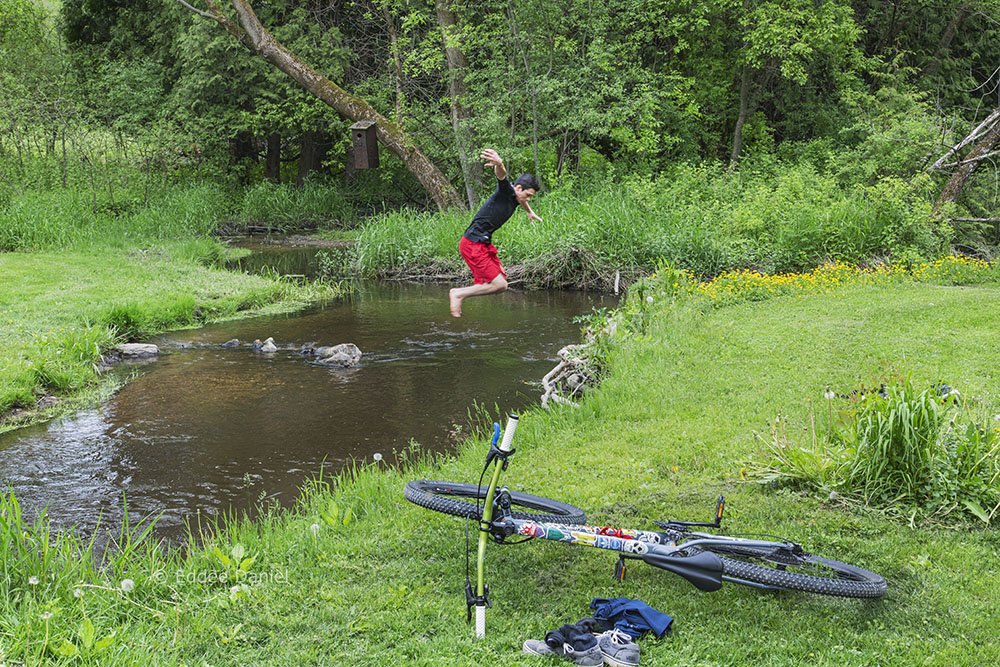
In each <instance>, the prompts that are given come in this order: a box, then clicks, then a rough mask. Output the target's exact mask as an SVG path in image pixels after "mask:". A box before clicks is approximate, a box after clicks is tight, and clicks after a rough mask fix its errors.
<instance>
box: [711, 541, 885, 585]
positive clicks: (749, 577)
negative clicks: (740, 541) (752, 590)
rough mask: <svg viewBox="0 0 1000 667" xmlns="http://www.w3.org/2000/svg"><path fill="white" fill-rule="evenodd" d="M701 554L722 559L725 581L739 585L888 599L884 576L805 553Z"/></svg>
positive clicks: (726, 548)
mask: <svg viewBox="0 0 1000 667" xmlns="http://www.w3.org/2000/svg"><path fill="white" fill-rule="evenodd" d="M698 550H704V551H711V552H713V553H715V554H716V555H717V556H719V557H720V558H721V559H722V578H723V580H725V581H731V582H734V583H737V584H747V585H750V586H753V585H758V586H759V585H763V586H764V587H767V588H775V589H787V590H797V591H805V592H807V593H819V594H821V595H836V596H839V597H848V598H879V597H882V596H883V595H885V589H886V583H885V579H883V578H882V577H881V576H880V575H877V574H875V573H874V572H869V571H868V570H865V569H862V568H860V567H857V566H854V565H849V564H847V563H841V562H840V561H836V560H832V559H830V558H824V557H822V556H816V555H814V554H810V553H807V552H805V551H801V550H792V549H788V548H785V547H780V546H778V547H772V548H760V547H742V546H739V545H718V546H713V545H703V546H701V547H699V549H698ZM692 551H695V549H692Z"/></svg>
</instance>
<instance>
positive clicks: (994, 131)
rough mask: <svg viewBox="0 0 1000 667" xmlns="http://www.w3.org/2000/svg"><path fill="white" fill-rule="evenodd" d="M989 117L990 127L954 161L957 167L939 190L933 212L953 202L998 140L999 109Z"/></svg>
mask: <svg viewBox="0 0 1000 667" xmlns="http://www.w3.org/2000/svg"><path fill="white" fill-rule="evenodd" d="M991 118H994V121H993V125H992V127H989V129H986V130H985V132H983V134H982V135H980V138H979V141H977V142H976V143H975V144H974V145H973V146H972V150H970V151H969V152H968V154H966V156H965V157H964V158H962V160H960V161H959V162H957V163H955V166H956V167H957V169H955V171H954V173H952V175H951V178H949V179H948V182H947V183H946V184H945V186H944V189H943V190H941V196H940V197H938V200H937V203H936V204H934V212H935V213H936V212H937V211H938V209H940V208H941V206H943V205H944V204H945V203H947V202H954V201H956V200H957V199H958V196H959V195H960V194H961V193H962V188H964V187H965V182H966V181H968V180H969V177H970V176H972V173H973V172H974V171H975V170H976V168H977V167H978V166H979V164H980V162H982V161H983V159H984V158H987V157H989V154H990V153H991V151H993V147H994V146H996V145H997V143H998V142H1000V109H997V110H996V111H994V112H993V114H992V115H991ZM980 127H982V125H980ZM977 129H978V128H977Z"/></svg>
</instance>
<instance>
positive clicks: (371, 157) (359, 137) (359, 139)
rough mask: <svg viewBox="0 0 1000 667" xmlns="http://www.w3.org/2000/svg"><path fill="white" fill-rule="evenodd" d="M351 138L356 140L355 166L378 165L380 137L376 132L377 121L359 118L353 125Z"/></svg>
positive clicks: (361, 167) (371, 166) (369, 167)
mask: <svg viewBox="0 0 1000 667" xmlns="http://www.w3.org/2000/svg"><path fill="white" fill-rule="evenodd" d="M351 138H352V139H353V141H354V166H355V167H356V168H358V169H375V168H376V167H378V137H377V136H376V134H375V121H373V120H359V121H358V122H357V123H355V124H354V125H351Z"/></svg>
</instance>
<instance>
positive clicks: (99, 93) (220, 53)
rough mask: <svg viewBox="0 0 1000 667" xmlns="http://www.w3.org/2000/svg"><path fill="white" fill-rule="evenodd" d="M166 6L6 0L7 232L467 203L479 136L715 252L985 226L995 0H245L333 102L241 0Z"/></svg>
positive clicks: (1, 188)
mask: <svg viewBox="0 0 1000 667" xmlns="http://www.w3.org/2000/svg"><path fill="white" fill-rule="evenodd" d="M183 4H184V3H178V2H167V1H165V0H142V1H140V2H114V1H109V2H96V1H94V0H65V1H62V2H60V1H57V0H46V1H45V2H38V1H36V0H3V2H0V62H2V63H3V66H2V69H0V90H2V95H0V219H3V222H4V224H3V226H2V227H3V230H2V231H0V248H2V249H3V250H7V251H10V250H25V249H31V248H37V247H44V246H52V245H58V244H59V243H60V242H61V241H60V239H59V238H55V237H56V236H57V234H56V232H55V228H56V227H57V225H55V224H54V223H52V222H48V223H47V224H42V221H41V220H39V219H37V218H36V217H35V216H36V215H40V213H39V209H43V210H46V211H48V212H49V216H48V217H51V215H52V211H53V210H58V211H59V212H60V213H59V215H65V216H70V215H72V216H73V217H74V218H75V219H76V221H77V222H76V223H75V224H76V226H78V227H79V226H85V223H84V222H83V221H84V220H91V221H94V222H93V224H94V226H95V229H96V228H99V227H100V223H98V222H96V221H97V220H107V219H118V218H122V217H126V216H134V215H135V214H137V213H138V212H140V211H142V210H143V209H148V208H149V207H152V206H156V205H157V204H159V203H162V202H163V201H164V200H165V199H174V200H176V199H188V200H199V201H201V202H203V203H204V204H205V205H206V206H208V214H209V215H210V216H212V217H215V218H216V219H215V220H213V221H212V222H213V223H215V224H216V226H217V227H225V226H226V223H230V224H232V223H236V225H237V227H238V225H239V223H243V224H246V223H255V222H256V223H260V222H263V223H264V224H268V225H275V224H285V225H290V224H293V223H294V224H297V225H306V226H309V225H321V226H325V227H338V226H339V227H353V226H357V225H359V224H360V221H361V220H362V218H363V217H364V216H367V215H370V214H372V213H381V212H385V211H392V210H398V209H400V208H402V207H410V208H416V209H421V210H423V209H429V208H433V203H432V202H436V203H437V204H438V205H440V206H441V207H442V208H459V209H461V208H475V207H476V206H477V205H478V202H479V201H481V199H482V198H483V197H484V196H485V195H487V194H489V191H491V189H492V186H491V185H490V183H489V181H490V179H487V178H484V176H483V173H482V167H481V165H480V164H479V161H478V159H477V157H478V153H479V149H480V148H481V147H484V146H492V147H496V148H497V149H498V150H500V152H501V154H502V155H503V156H504V157H505V158H506V159H507V161H508V164H509V165H511V169H512V170H517V171H531V172H534V173H536V174H537V175H538V176H540V178H541V181H542V183H543V190H544V191H546V192H547V193H555V194H557V196H556V197H555V198H554V199H553V201H556V202H566V203H569V202H575V201H579V200H581V199H591V200H605V201H606V200H609V199H614V200H617V201H623V202H625V203H626V209H630V210H631V209H639V210H643V211H649V212H651V215H652V216H653V217H656V216H663V215H669V214H670V213H671V212H672V211H679V210H681V209H684V208H685V207H687V206H688V205H691V204H697V205H698V208H699V209H700V210H701V213H700V215H699V216H698V218H699V219H697V220H694V221H692V222H693V224H689V225H687V229H686V232H685V233H683V234H682V233H679V232H678V233H677V234H675V236H676V237H677V238H676V239H675V243H674V244H673V245H674V247H667V246H664V245H663V244H660V245H659V246H658V247H654V248H653V249H652V251H651V252H650V253H649V254H651V255H652V256H656V255H659V256H666V257H667V259H672V260H673V259H676V260H679V261H681V263H682V265H683V266H685V267H686V268H690V269H693V270H695V271H697V272H699V273H704V274H712V273H716V272H718V271H719V270H721V269H722V268H723V267H726V266H757V267H760V268H764V269H767V270H789V269H797V268H806V267H809V266H811V265H815V264H816V263H817V262H819V261H823V260H826V259H830V258H834V259H847V260H853V261H863V260H866V259H870V258H872V257H876V256H887V255H893V254H895V255H902V256H927V255H928V254H932V253H935V252H940V251H942V250H948V249H950V248H952V247H959V248H960V249H962V250H965V251H968V252H975V253H979V254H986V253H988V252H989V250H988V249H989V248H991V247H992V246H994V245H995V243H996V240H997V224H998V223H997V219H996V217H995V215H996V214H995V210H996V203H997V187H996V172H995V170H994V169H992V166H993V163H992V162H991V161H990V159H991V157H992V156H990V154H992V153H994V152H995V151H994V146H995V144H996V141H997V134H998V132H1000V130H998V129H997V127H996V122H995V121H996V118H993V117H992V116H991V114H992V113H993V112H994V111H995V110H996V109H997V108H998V106H1000V85H998V84H1000V72H998V67H1000V62H998V60H997V54H998V48H997V46H998V39H997V37H998V33H1000V4H998V3H997V2H996V1H995V0H980V1H976V2H958V1H954V2H948V1H940V0H938V1H923V0H921V1H914V2H905V3H898V2H883V1H872V0H864V1H854V2H847V1H842V0H824V1H821V2H814V1H812V0H808V1H806V0H795V1H792V2H743V1H740V2H735V1H733V0H719V1H709V2H689V1H687V0H612V1H610V2H607V3H593V2H589V1H583V0H560V1H556V2H548V3H535V2H519V1H518V0H505V1H502V2H500V1H494V0H487V1H482V2H466V3H449V2H447V1H446V0H436V2H429V1H423V2H419V1H418V2H413V1H412V0H407V1H403V0H377V1H375V2H370V1H368V0H363V1H361V2H297V1H294V2H283V3H270V4H264V3H260V4H259V6H258V7H256V8H255V9H256V11H257V15H258V16H259V18H260V21H261V23H262V25H263V27H264V28H268V29H270V31H271V33H272V34H273V36H274V38H276V39H277V40H278V41H279V42H280V43H281V44H282V45H284V47H287V50H288V51H290V52H292V53H294V54H295V55H297V56H298V57H299V58H301V60H303V61H305V62H306V63H308V64H309V65H311V66H312V68H314V69H315V71H316V72H319V73H321V75H322V77H325V80H326V81H328V82H332V85H333V88H335V89H336V90H335V93H336V95H340V94H342V95H343V96H346V97H344V98H343V99H347V100H348V101H351V103H352V104H354V106H351V105H348V106H347V107H336V100H334V101H330V100H329V99H328V103H324V102H323V101H321V100H320V99H319V97H317V96H316V95H314V94H312V93H311V92H309V91H308V90H306V89H305V88H304V87H303V85H300V84H299V83H297V82H296V81H293V80H292V79H291V78H290V76H289V74H286V72H284V71H281V70H280V69H279V68H278V67H275V66H273V65H272V63H275V62H276V60H275V58H273V57H271V56H270V55H269V54H267V53H266V52H265V50H263V49H261V48H256V47H255V46H254V43H253V40H252V39H248V38H246V35H247V33H246V31H245V30H243V29H242V28H240V27H239V26H238V25H237V24H241V25H247V22H246V21H245V20H244V16H243V13H242V11H243V10H242V9H241V8H247V7H249V6H248V5H247V4H246V3H244V2H235V3H233V7H235V8H236V9H235V10H234V9H233V7H228V6H218V5H216V4H215V3H209V4H208V5H204V6H201V7H200V8H199V7H196V6H193V5H188V6H182V5H183ZM191 10H195V11H197V12H198V13H200V14H202V15H201V16H199V15H197V14H196V13H194V12H192V11H191ZM224 10H225V11H228V12H229V13H230V14H231V15H232V16H233V18H232V19H228V18H226V17H225V11H224ZM213 14H214V15H215V16H216V17H218V18H220V20H223V21H224V22H225V23H226V24H227V26H228V28H229V29H233V30H235V31H241V32H242V34H243V38H244V39H243V43H241V41H240V39H238V38H237V37H234V35H233V34H230V32H227V31H226V29H223V28H220V25H219V24H217V23H216V22H215V21H213V20H211V17H212V15H213ZM241 22H242V23H241ZM227 26H223V27H227ZM257 46H259V42H258V44H257ZM255 48H256V50H257V52H258V53H259V54H261V55H263V56H264V57H258V56H257V55H256V54H255V53H254V51H255ZM269 57H270V61H268V60H266V59H265V58H269ZM322 77H321V78H322ZM313 90H317V87H316V86H313ZM331 105H333V106H334V107H336V108H332V107H331ZM337 109H339V110H340V111H341V112H344V111H345V109H346V113H347V115H345V113H338V111H337ZM352 115H353V117H350V116H352ZM364 118H377V119H379V123H378V124H379V126H380V135H379V137H380V139H381V140H382V142H383V144H384V145H388V143H390V142H389V140H388V139H387V137H388V134H385V133H386V132H389V131H392V132H397V131H398V133H399V136H400V137H402V139H403V141H404V143H405V147H406V148H405V150H404V151H403V153H408V154H413V153H420V154H422V155H424V156H426V157H427V158H428V161H429V163H430V167H429V168H431V169H437V170H438V171H439V172H440V174H441V175H442V176H443V179H444V180H443V181H438V182H437V187H438V190H437V191H435V189H434V188H430V189H428V187H427V182H426V180H423V176H422V175H421V174H420V173H419V169H418V168H416V167H415V166H414V164H413V163H412V161H411V160H410V159H409V158H407V157H406V155H405V154H404V155H403V157H402V159H401V158H400V157H397V154H396V153H394V152H392V151H390V150H387V149H386V148H384V147H383V149H382V163H381V166H380V167H379V168H378V169H373V170H358V169H356V168H355V165H354V160H353V157H354V155H353V150H352V149H351V135H350V132H349V130H348V127H349V126H350V125H351V124H352V123H353V122H354V121H356V120H361V119H364ZM983 121H988V122H987V123H985V127H979V126H980V125H981V124H982V123H983ZM381 126H385V127H386V128H388V129H387V130H384V131H383V129H382V127H381ZM977 128H978V130H979V131H978V134H976V133H974V132H973V130H975V129H977ZM969 136H971V137H972V139H973V140H972V141H970V142H969V143H968V144H967V145H966V146H965V147H964V148H963V150H961V151H958V152H956V154H955V155H952V156H950V157H949V158H947V159H945V160H943V161H942V160H939V159H938V158H940V157H942V156H943V155H945V154H946V153H947V152H948V151H949V149H951V148H953V147H955V146H956V145H958V144H959V142H960V141H961V140H962V139H963V138H965V137H969ZM976 148H978V149H979V153H978V156H979V158H981V156H982V155H987V157H986V158H985V160H979V159H977V161H976V162H973V163H966V164H963V165H961V166H962V167H965V168H966V171H972V172H973V173H972V174H971V178H970V177H969V174H968V173H966V174H964V177H963V179H962V181H961V182H960V183H952V184H950V189H949V188H948V187H946V185H949V179H951V178H952V176H953V175H954V171H955V163H957V162H959V159H960V158H965V159H968V158H969V157H970V156H969V155H965V156H963V155H962V153H963V152H965V151H969V150H970V149H976ZM946 165H950V166H946ZM942 167H944V168H942ZM977 167H978V169H977ZM973 170H974V171H973ZM965 179H968V180H965ZM956 186H957V187H956ZM444 190H450V191H449V192H443V191H444ZM459 193H460V194H459ZM665 193H670V196H664V195H665ZM567 205H568V204H567ZM824 213H825V215H820V216H819V217H820V218H822V219H823V220H824V221H825V222H826V229H817V228H816V226H815V225H814V224H807V223H806V222H804V221H803V220H802V219H803V218H817V214H824ZM611 217H614V216H611ZM601 222H602V224H604V225H611V224H612V221H609V220H608V219H604V220H602V221H601ZM151 225H152V226H154V227H155V226H156V225H155V224H152V223H151ZM866 225H867V227H866ZM147 231H148V232H150V233H154V232H155V230H152V229H151V230H147ZM192 231H193V230H192ZM47 232H49V233H47ZM163 233H164V234H168V233H171V232H167V231H164V232H163ZM685 236H686V238H685ZM644 252H645V251H644ZM908 253H909V255H908Z"/></svg>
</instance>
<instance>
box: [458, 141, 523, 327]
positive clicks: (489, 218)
mask: <svg viewBox="0 0 1000 667" xmlns="http://www.w3.org/2000/svg"><path fill="white" fill-rule="evenodd" d="M479 157H480V158H482V159H483V160H486V164H487V166H490V165H492V167H493V173H494V174H496V177H497V189H496V192H494V193H493V194H492V195H490V198H489V199H487V200H486V201H485V202H483V205H482V206H481V207H479V211H478V212H477V213H476V215H475V217H473V218H472V224H470V225H469V228H468V229H466V230H465V234H463V235H462V240H461V241H460V242H459V244H458V251H459V252H460V253H461V254H462V259H464V260H465V263H466V264H468V265H469V268H470V269H472V280H473V284H472V285H469V286H468V287H456V288H454V289H452V290H451V291H450V292H448V298H449V301H450V305H451V314H452V315H453V316H454V317H461V316H462V300H463V299H466V298H468V297H470V296H483V295H486V294H496V293H497V292H503V291H504V290H506V289H507V274H506V273H504V270H503V265H502V264H500V258H499V257H497V249H496V247H495V246H494V245H493V243H492V241H491V239H492V236H493V232H495V231H496V230H498V229H500V227H502V226H503V224H504V223H505V222H507V221H508V220H510V216H512V215H514V211H515V210H517V207H518V206H520V207H521V208H523V209H524V210H525V212H526V213H527V214H528V221H529V222H531V224H535V220H537V221H538V222H541V221H542V219H541V218H539V217H538V216H537V215H535V212H534V211H532V210H531V206H529V205H528V202H529V201H531V198H532V197H533V196H535V193H537V192H538V181H536V180H535V177H534V176H532V175H531V174H521V175H520V176H518V178H517V180H516V181H514V186H513V187H511V185H510V183H509V182H508V181H507V169H506V168H505V167H504V166H503V160H501V159H500V156H499V155H498V154H497V152H496V151H495V150H493V149H490V148H487V149H486V150H484V151H483V152H482V153H481V154H480V155H479Z"/></svg>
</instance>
